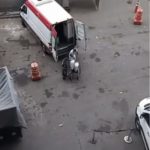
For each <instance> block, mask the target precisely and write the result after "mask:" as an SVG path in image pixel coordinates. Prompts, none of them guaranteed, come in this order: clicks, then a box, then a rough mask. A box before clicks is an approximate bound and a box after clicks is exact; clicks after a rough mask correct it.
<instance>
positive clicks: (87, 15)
mask: <svg viewBox="0 0 150 150" xmlns="http://www.w3.org/2000/svg"><path fill="white" fill-rule="evenodd" d="M84 4H85V2H81V3H79V2H77V1H73V2H71V14H72V15H73V16H74V18H75V19H78V20H81V21H83V22H84V23H85V24H86V32H87V50H86V51H85V50H84V49H83V48H82V47H81V48H80V50H79V61H80V64H81V76H80V80H79V81H77V80H73V81H70V80H67V81H63V80H62V76H61V61H59V62H58V63H55V62H54V61H53V59H52V57H51V56H47V55H45V54H44V53H43V52H42V49H41V47H40V44H39V41H38V39H37V38H36V37H35V35H34V34H32V32H30V31H28V30H27V29H26V28H23V27H22V25H21V22H20V19H19V18H17V19H3V20H0V66H7V67H8V69H9V70H10V73H11V75H12V77H13V79H14V82H15V86H16V89H17V91H18V95H19V97H20V107H21V110H22V112H23V114H24V117H25V119H26V122H27V124H28V128H27V129H24V130H23V132H24V137H23V138H22V140H20V141H18V142H15V143H11V144H10V143H7V144H5V145H2V146H1V147H0V149H1V150H27V149H29V150H50V149H51V150H112V149H118V150H126V149H128V150H144V146H143V143H142V140H141V137H140V136H139V133H138V132H137V131H136V130H134V129H135V126H134V119H135V108H136V105H137V104H138V102H139V101H140V100H141V99H143V98H145V97H148V96H149V22H148V1H147V0H144V1H142V2H141V5H142V7H143V9H144V14H143V25H141V26H134V25H133V16H134V6H135V1H133V3H132V4H128V3H127V1H126V0H111V1H108V0H102V1H100V8H99V10H95V7H94V5H92V4H89V3H87V4H86V5H84ZM33 61H37V62H38V63H39V65H40V69H41V73H42V76H43V77H42V80H41V81H38V82H32V81H31V78H30V77H31V74H30V72H31V71H30V64H31V63H32V62H33ZM132 129H133V132H132V134H131V135H132V138H133V143H132V144H126V143H125V142H124V141H123V138H124V136H126V135H128V134H129V132H130V130H132ZM93 131H95V136H94V140H93ZM93 141H94V142H93Z"/></svg>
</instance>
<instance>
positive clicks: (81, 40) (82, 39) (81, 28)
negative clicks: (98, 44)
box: [75, 20, 87, 50]
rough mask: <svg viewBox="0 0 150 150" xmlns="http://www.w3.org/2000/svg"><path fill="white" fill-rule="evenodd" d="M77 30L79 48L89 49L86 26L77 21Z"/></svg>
mask: <svg viewBox="0 0 150 150" xmlns="http://www.w3.org/2000/svg"><path fill="white" fill-rule="evenodd" d="M75 29H76V40H77V47H81V48H82V49H84V50H86V49H87V42H86V41H87V37H86V29H85V24H84V23H82V22H81V21H78V20H76V21H75Z"/></svg>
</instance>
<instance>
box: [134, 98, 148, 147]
mask: <svg viewBox="0 0 150 150" xmlns="http://www.w3.org/2000/svg"><path fill="white" fill-rule="evenodd" d="M135 124H136V127H137V129H138V130H139V131H140V133H141V135H142V138H143V141H144V145H145V148H146V150H150V97H149V98H145V99H143V100H142V101H141V102H140V103H139V104H138V106H137V108H136V118H135Z"/></svg>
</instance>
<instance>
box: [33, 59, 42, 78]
mask: <svg viewBox="0 0 150 150" xmlns="http://www.w3.org/2000/svg"><path fill="white" fill-rule="evenodd" d="M31 78H32V80H33V81H37V80H40V79H41V73H40V70H39V65H38V63H37V62H33V63H32V64H31Z"/></svg>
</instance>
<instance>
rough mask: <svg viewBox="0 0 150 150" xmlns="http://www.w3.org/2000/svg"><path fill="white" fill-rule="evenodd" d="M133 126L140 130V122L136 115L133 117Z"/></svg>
mask: <svg viewBox="0 0 150 150" xmlns="http://www.w3.org/2000/svg"><path fill="white" fill-rule="evenodd" d="M135 127H136V128H137V129H138V130H140V123H139V119H138V117H137V116H136V118H135Z"/></svg>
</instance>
